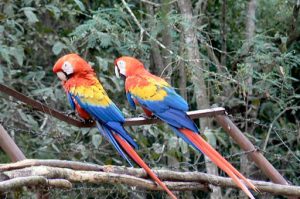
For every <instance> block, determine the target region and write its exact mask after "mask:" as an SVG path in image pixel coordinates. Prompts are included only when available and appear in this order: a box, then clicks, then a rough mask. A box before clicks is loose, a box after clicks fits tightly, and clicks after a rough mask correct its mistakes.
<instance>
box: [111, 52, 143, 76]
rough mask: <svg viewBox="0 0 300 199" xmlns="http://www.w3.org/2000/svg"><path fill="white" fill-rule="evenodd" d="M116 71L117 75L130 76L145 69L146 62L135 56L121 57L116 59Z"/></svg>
mask: <svg viewBox="0 0 300 199" xmlns="http://www.w3.org/2000/svg"><path fill="white" fill-rule="evenodd" d="M114 63H115V73H116V76H117V77H120V75H121V76H123V77H125V78H126V77H129V76H131V75H135V74H138V73H140V72H141V71H144V70H145V67H144V64H143V63H142V62H140V61H139V60H138V59H136V58H133V57H127V56H123V57H119V58H118V59H116V60H115V62H114Z"/></svg>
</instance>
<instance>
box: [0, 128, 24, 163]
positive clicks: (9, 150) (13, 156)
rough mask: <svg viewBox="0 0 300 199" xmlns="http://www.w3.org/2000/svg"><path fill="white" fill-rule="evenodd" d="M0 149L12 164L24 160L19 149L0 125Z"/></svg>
mask: <svg viewBox="0 0 300 199" xmlns="http://www.w3.org/2000/svg"><path fill="white" fill-rule="evenodd" d="M0 147H1V148H2V149H3V151H4V152H5V153H6V154H7V155H8V157H9V158H10V160H11V161H12V162H17V161H20V160H25V159H26V157H25V155H24V154H23V152H22V151H21V150H20V149H19V147H18V146H17V145H16V143H15V142H14V141H13V139H12V138H11V137H10V136H9V135H8V133H7V132H6V130H5V129H4V128H3V126H2V125H1V124H0Z"/></svg>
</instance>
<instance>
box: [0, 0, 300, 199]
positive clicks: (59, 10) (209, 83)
mask: <svg viewBox="0 0 300 199" xmlns="http://www.w3.org/2000/svg"><path fill="white" fill-rule="evenodd" d="M127 3H128V5H129V7H130V9H131V10H132V13H131V14H133V15H134V16H132V15H131V14H130V13H129V12H128V10H126V8H125V7H124V2H122V1H118V0H112V1H89V0H82V1H80V0H74V1H57V0H52V1H46V0H37V1H17V0H11V1H8V0H4V1H1V2H0V81H1V82H2V83H5V84H6V85H9V86H10V87H11V88H14V89H16V90H18V91H20V92H22V93H24V94H26V95H27V96H30V97H32V98H34V99H36V100H39V101H41V102H42V103H45V104H47V105H49V106H51V107H54V108H56V109H58V110H60V111H67V110H69V109H70V106H69V105H68V103H67V99H66V96H65V94H64V91H63V90H62V87H61V84H60V82H59V81H58V79H57V77H56V76H55V75H54V74H53V73H52V66H53V64H54V63H55V61H56V60H57V59H58V58H59V57H60V56H62V55H64V54H66V53H70V52H76V53H78V54H80V55H81V56H83V57H84V58H85V59H86V60H88V61H89V62H90V63H91V64H92V66H93V67H94V69H95V70H96V72H97V74H98V77H99V78H100V80H101V82H102V83H103V86H104V87H105V89H106V90H107V92H108V94H109V96H110V97H111V99H112V100H113V101H114V102H115V103H116V104H117V105H118V106H119V107H120V109H121V110H122V111H123V113H124V114H125V115H126V117H132V116H136V115H138V114H139V113H137V112H133V111H132V110H130V108H129V105H128V103H127V102H126V100H125V95H124V90H123V86H124V85H123V82H120V81H119V80H118V79H117V78H116V77H115V75H114V67H113V60H114V59H115V58H117V57H118V56H121V55H131V56H135V57H137V58H139V59H141V60H142V61H143V62H144V63H145V65H146V66H147V67H148V68H150V70H151V71H152V72H153V73H155V74H157V75H161V76H162V77H164V78H166V79H167V80H168V81H169V82H171V83H172V85H173V86H174V87H175V88H176V89H178V92H179V93H180V94H181V95H183V96H184V97H185V98H186V99H187V101H188V103H189V104H190V108H191V109H192V110H194V109H199V108H208V107H212V106H221V107H225V108H226V110H227V111H228V113H229V114H230V115H231V119H232V120H234V122H235V123H236V124H237V125H238V127H239V128H240V129H241V130H242V131H243V132H245V134H246V135H247V137H248V138H249V139H250V140H251V141H252V143H253V144H254V145H255V146H257V148H259V149H260V150H262V152H263V154H264V155H265V156H266V157H267V158H268V160H269V161H270V162H271V163H272V164H273V165H274V166H275V168H277V169H278V170H279V171H280V173H282V174H283V175H284V176H285V177H286V179H288V180H289V181H290V182H291V183H292V184H295V185H300V179H299V176H300V147H299V146H300V131H299V127H300V118H299V116H300V115H299V114H300V112H299V108H300V106H299V103H300V101H299V98H300V90H299V89H300V87H299V82H298V81H299V75H300V70H299V63H300V42H299V40H300V23H299V17H298V14H299V8H300V5H299V1H297V0H286V1H282V0H265V1H255V0H249V1H242V0H235V1H234V0H199V1H190V0H188V1H182V0H178V1H171V0H154V1H146V0H145V1H128V2H127ZM189 3H191V6H192V9H193V12H192V14H191V13H186V12H185V11H186V10H185V9H184V8H187V9H188V5H189ZM251 3H255V4H256V7H254V16H251V6H249V4H251ZM252 11H253V8H252ZM188 15H190V17H191V18H188V17H189V16H188ZM249 15H250V16H249ZM135 19H136V20H137V21H135ZM187 19H189V20H187ZM251 20H252V22H254V23H252V24H251ZM249 23H250V24H249ZM191 31H192V33H195V34H194V38H193V39H195V40H194V43H190V44H188V43H187V42H186V41H187V38H188V35H189V33H191ZM164 47H165V48H164ZM190 50H194V52H197V54H198V55H199V56H198V58H197V57H196V58H197V59H195V57H192V56H191V53H190ZM195 50H196V51H195ZM202 80H203V81H202ZM201 81H202V83H203V84H201ZM201 93H202V94H203V93H205V95H204V97H203V95H202V94H201ZM0 100H1V103H0V107H1V113H0V119H1V123H2V124H3V125H4V127H5V129H6V130H7V131H8V132H9V133H10V135H11V136H12V137H13V138H14V139H15V140H16V143H17V144H18V145H19V147H20V148H21V149H22V150H23V151H24V153H25V154H26V156H27V157H28V158H40V159H42V158H45V159H47V158H56V159H69V160H70V159H71V160H80V161H88V162H94V163H97V164H115V165H127V163H126V162H125V161H124V160H122V158H121V157H120V156H119V155H117V152H116V151H115V150H114V149H113V148H112V147H111V145H110V144H109V143H108V142H106V141H105V140H104V139H103V138H102V137H101V136H100V135H99V133H98V132H97V130H96V129H95V128H92V129H79V128H75V127H73V126H70V125H68V124H66V123H63V122H61V121H58V120H57V119H54V118H52V117H49V116H47V115H44V114H42V113H40V112H37V111H35V110H32V109H31V108H29V107H28V106H26V105H24V104H22V103H19V102H18V101H16V100H13V99H12V98H10V97H8V96H6V95H2V94H1V98H0ZM198 123H199V125H200V124H201V128H200V129H201V130H202V132H204V133H205V135H206V136H207V137H208V139H209V140H210V141H212V142H216V148H217V149H218V151H221V152H222V154H223V155H224V156H225V157H227V159H228V160H229V161H230V162H232V163H234V165H235V166H237V167H238V168H240V169H241V170H243V172H244V173H245V174H246V176H249V177H250V178H253V179H260V180H267V178H266V177H265V176H264V175H262V173H261V171H260V170H259V169H256V168H255V166H254V163H252V162H248V161H247V160H246V159H245V158H243V157H244V155H243V153H241V150H240V148H239V147H238V146H237V145H236V144H235V143H234V142H233V141H232V139H230V138H229V137H228V135H227V134H226V133H225V132H224V131H223V130H222V129H221V128H220V127H219V126H217V125H216V124H215V123H214V122H213V120H212V119H208V120H205V121H204V120H202V121H201V122H198ZM128 130H129V131H130V132H132V135H133V136H134V137H135V139H136V140H137V141H138V143H139V145H140V150H139V153H140V154H141V156H142V157H143V158H144V160H145V161H146V162H148V163H149V165H151V166H152V167H159V168H169V169H175V170H182V171H187V170H191V171H195V170H199V171H204V170H205V169H206V164H205V162H206V160H205V159H204V157H203V156H202V155H201V154H199V153H197V152H195V151H193V150H192V149H191V148H189V147H187V145H186V144H185V143H184V142H183V141H182V140H180V139H178V138H177V137H176V136H175V135H174V133H172V132H171V131H170V129H169V128H167V127H166V126H164V125H153V126H140V127H132V128H130V129H129V128H128ZM111 154H113V155H111ZM8 161H9V159H8V157H7V156H6V155H5V154H4V153H3V152H1V153H0V162H8ZM127 166H128V165H127ZM246 166H247V168H245V167H246ZM219 175H224V174H223V173H219ZM52 194H53V195H55V194H56V195H58V196H61V195H62V194H63V195H64V196H65V198H71V197H72V196H77V195H78V194H81V197H83V196H84V197H86V196H87V195H90V196H99V195H102V196H103V198H117V197H119V198H126V197H127V198H133V197H136V198H139V197H141V198H146V195H148V197H147V198H151V197H150V196H153V198H159V197H162V196H164V195H162V194H161V193H153V192H149V193H148V192H144V191H142V192H141V191H138V190H134V189H132V188H128V187H125V186H118V187H115V188H112V187H105V186H97V187H87V186H86V185H80V186H78V187H76V188H74V189H73V190H72V191H68V192H63V191H62V192H53V193H52ZM223 194H224V197H225V195H226V196H227V197H233V196H236V195H237V192H235V191H233V190H229V191H228V190H223ZM182 196H183V198H193V197H194V198H203V197H209V195H208V194H206V193H197V192H195V193H182ZM61 197H62V196H61Z"/></svg>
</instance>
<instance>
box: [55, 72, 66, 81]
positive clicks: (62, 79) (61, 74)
mask: <svg viewBox="0 0 300 199" xmlns="http://www.w3.org/2000/svg"><path fill="white" fill-rule="evenodd" d="M56 75H57V77H58V78H59V79H60V80H61V81H67V79H68V78H67V76H66V74H65V73H64V72H57V73H56Z"/></svg>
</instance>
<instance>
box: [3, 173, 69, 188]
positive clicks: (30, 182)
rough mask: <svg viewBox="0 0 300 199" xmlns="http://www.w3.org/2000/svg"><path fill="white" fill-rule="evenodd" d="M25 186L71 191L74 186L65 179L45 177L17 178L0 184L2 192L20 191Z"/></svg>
mask: <svg viewBox="0 0 300 199" xmlns="http://www.w3.org/2000/svg"><path fill="white" fill-rule="evenodd" d="M23 186H27V187H28V186H38V187H41V186H51V187H55V188H60V189H71V188H72V184H71V183H70V182H69V181H68V180H65V179H54V180H53V179H49V180H48V179H47V178H45V177H43V176H26V177H16V178H13V179H10V180H6V181H3V182H0V192H8V191H11V190H16V189H19V188H21V187H23Z"/></svg>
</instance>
